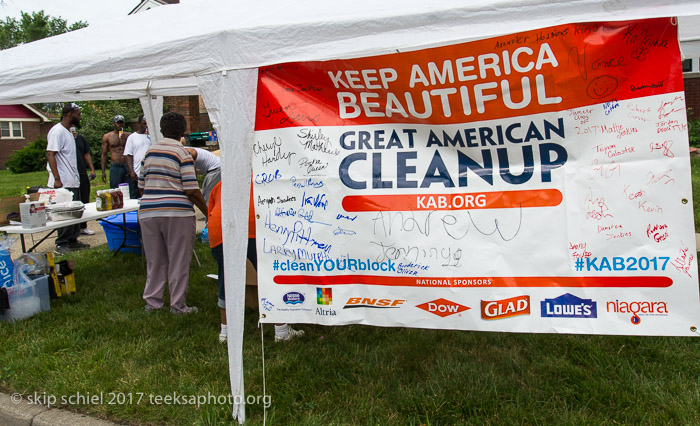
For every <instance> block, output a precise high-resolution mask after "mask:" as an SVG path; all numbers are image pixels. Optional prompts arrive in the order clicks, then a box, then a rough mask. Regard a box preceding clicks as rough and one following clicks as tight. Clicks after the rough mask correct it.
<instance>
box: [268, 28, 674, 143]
mask: <svg viewBox="0 0 700 426" xmlns="http://www.w3.org/2000/svg"><path fill="white" fill-rule="evenodd" d="M677 45H678V41H677V28H676V26H675V25H674V21H673V20H672V19H671V18H658V19H649V20H643V21H621V22H606V23H579V24H565V25H559V26H556V27H550V28H544V29H539V30H533V31H528V32H523V33H518V34H515V35H509V36H503V37H495V38H489V39H485V40H479V41H474V42H469V43H463V44H458V45H451V46H445V47H438V48H431V49H424V50H419V51H413V52H405V53H395V54H391V55H383V56H374V57H368V58H358V59H348V60H334V61H324V62H298V63H287V64H280V65H273V66H269V67H264V68H261V69H260V71H259V76H258V103H257V111H256V124H255V127H256V130H268V129H277V128H284V127H298V126H346V125H364V124H384V123H411V124H422V123H424V124H431V125H439V124H456V123H467V122H472V121H482V120H490V119H497V118H505V117H516V116H522V115H528V114H536V113H544V112H551V111H562V110H566V109H571V108H578V107H583V106H586V105H594V104H599V103H604V102H610V101H621V100H624V99H632V98H638V97H645V96H652V95H657V94H663V93H671V92H677V91H682V90H683V79H682V73H681V72H680V67H681V61H680V54H679V51H678V48H677Z"/></svg>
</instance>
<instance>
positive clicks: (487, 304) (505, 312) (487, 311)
mask: <svg viewBox="0 0 700 426" xmlns="http://www.w3.org/2000/svg"><path fill="white" fill-rule="evenodd" d="M529 314H530V296H518V297H512V298H510V299H503V300H494V301H486V300H482V301H481V318H483V319H485V320H495V319H501V318H510V317H514V316H516V315H529Z"/></svg>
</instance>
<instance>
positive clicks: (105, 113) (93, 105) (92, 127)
mask: <svg viewBox="0 0 700 426" xmlns="http://www.w3.org/2000/svg"><path fill="white" fill-rule="evenodd" d="M76 103H77V104H78V106H80V109H81V115H82V119H81V120H80V129H79V130H78V133H80V134H81V135H83V136H84V137H85V139H86V140H87V141H88V144H89V145H90V154H92V158H93V162H94V163H95V167H99V164H100V161H99V158H100V153H101V152H102V135H104V134H105V133H107V132H110V131H112V130H114V124H113V122H112V120H113V119H114V116H115V115H123V116H124V118H125V119H126V128H125V129H124V130H127V131H129V126H130V124H133V123H135V122H136V120H137V119H138V117H139V115H141V114H143V112H142V111H141V104H140V103H139V101H138V99H125V100H117V101H85V102H76ZM62 107H63V106H62V105H61V108H62ZM96 159H97V160H96ZM95 160H96V161H95Z"/></svg>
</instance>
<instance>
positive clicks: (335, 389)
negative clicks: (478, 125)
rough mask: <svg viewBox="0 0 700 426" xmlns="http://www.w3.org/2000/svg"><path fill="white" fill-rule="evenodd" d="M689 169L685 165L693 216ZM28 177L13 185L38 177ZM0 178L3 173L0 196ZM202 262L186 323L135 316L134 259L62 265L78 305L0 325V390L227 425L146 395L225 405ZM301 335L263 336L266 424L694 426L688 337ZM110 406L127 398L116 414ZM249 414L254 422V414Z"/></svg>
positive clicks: (249, 387) (66, 302) (252, 357)
mask: <svg viewBox="0 0 700 426" xmlns="http://www.w3.org/2000/svg"><path fill="white" fill-rule="evenodd" d="M699 161H700V159H698V158H694V159H692V160H691V164H692V167H693V175H692V178H693V187H694V191H693V196H694V197H693V198H694V202H695V203H698V202H700V194H697V193H695V191H696V190H698V189H700V182H698V181H699V180H700V164H698V162H699ZM31 175H32V176H31V177H30V176H27V175H23V176H24V178H25V179H19V180H17V181H16V182H17V183H21V184H22V185H25V183H26V185H29V183H28V182H29V181H30V180H32V179H38V178H41V179H42V181H43V179H45V174H39V175H36V176H34V174H31ZM42 175H43V176H42ZM9 176H11V175H9ZM5 177H6V175H5V172H4V171H2V172H0V182H2V183H0V190H2V191H7V188H6V186H8V185H10V183H9V182H8V180H6V179H5ZM39 183H41V182H39ZM26 185H25V186H26ZM3 193H4V192H3ZM697 211H698V209H697V208H696V212H697ZM697 222H698V219H697V215H696V223H697ZM196 251H197V253H198V256H199V259H200V260H201V262H202V268H201V269H200V268H198V267H197V266H196V265H195V266H193V267H192V269H191V276H190V277H191V279H190V290H189V297H188V303H189V304H191V305H195V306H198V307H199V308H200V313H198V314H196V315H192V316H187V317H177V316H173V315H170V314H169V313H167V312H158V313H153V314H148V313H146V312H145V311H144V310H143V305H144V303H143V301H142V300H141V293H142V291H143V285H144V281H145V268H144V267H143V266H142V263H141V258H140V257H139V256H137V255H133V254H120V255H118V256H116V257H113V256H112V254H111V253H110V252H108V251H107V248H106V246H101V247H96V248H93V249H90V250H86V251H83V252H78V253H75V254H71V256H70V258H72V259H74V260H76V261H77V263H78V268H77V270H76V282H77V286H78V293H77V294H76V295H74V296H70V297H67V298H64V299H61V300H56V301H52V304H51V310H50V311H49V312H43V313H40V314H37V315H35V316H34V317H32V318H30V319H27V320H24V321H20V322H17V323H12V324H6V323H0V360H2V361H1V362H0V388H2V389H3V390H4V391H5V392H7V393H12V392H20V393H22V394H23V395H25V396H28V395H32V394H33V393H34V392H37V393H38V395H39V396H40V397H41V396H43V397H44V398H45V397H47V396H55V397H57V398H59V399H60V397H61V396H71V395H76V394H78V393H80V394H82V395H87V394H88V393H89V394H90V395H99V394H100V393H103V395H104V400H103V403H102V404H96V405H94V404H93V405H91V404H68V405H67V406H66V408H68V409H70V410H73V411H78V412H82V413H87V414H90V415H93V416H96V417H100V418H106V419H111V420H115V421H118V422H121V423H125V422H127V423H132V424H178V425H189V424H197V425H214V424H227V423H230V422H231V420H230V419H231V417H230V405H229V404H227V403H226V404H221V405H220V404H212V405H209V404H205V405H201V406H197V405H194V404H184V405H167V404H156V403H151V402H149V401H150V398H149V394H150V395H154V396H165V395H173V393H177V394H179V395H207V394H208V393H211V394H212V395H227V394H228V393H229V381H228V358H227V351H226V347H225V345H221V344H219V343H218V341H217V336H218V331H219V329H218V327H219V314H218V308H217V307H216V283H215V281H214V280H211V279H209V278H207V277H206V276H205V275H206V274H207V273H211V272H213V271H215V264H214V261H213V259H212V258H211V255H210V254H209V250H208V248H207V247H205V246H203V245H201V244H197V245H196ZM257 317H258V313H257V311H255V310H248V311H247V312H246V318H245V334H244V347H243V356H244V365H245V384H246V391H247V394H248V395H253V396H255V395H263V386H262V382H263V379H262V377H263V374H262V367H261V362H262V351H261V344H260V329H259V328H257ZM299 328H302V329H304V330H305V331H306V335H305V336H304V337H303V338H301V339H299V340H296V341H291V342H288V343H285V344H275V343H272V340H273V331H272V327H271V326H269V325H267V326H265V327H264V329H263V330H264V338H265V365H266V372H265V373H266V379H267V387H266V390H267V394H268V395H270V396H271V406H270V408H269V409H268V412H267V420H268V421H270V422H271V423H272V424H299V423H304V424H324V425H325V424H329V423H331V424H357V423H362V424H367V423H369V424H397V425H399V424H452V423H467V424H484V423H487V424H510V423H517V424H522V423H532V424H536V423H539V424H551V423H563V424H600V423H603V424H617V423H624V424H639V423H641V424H700V382H699V381H698V377H700V361H698V360H700V341H699V340H698V339H689V338H666V337H628V336H582V335H576V336H570V335H546V334H545V335H537V334H506V333H484V332H462V331H449V330H421V329H407V328H381V327H367V326H357V325H350V326H342V327H324V326H318V325H303V326H299ZM110 393H116V394H119V393H123V394H127V395H128V394H129V393H131V397H132V398H133V399H134V400H133V401H132V403H130V404H129V403H124V404H110V403H109V402H110V398H111V397H112V395H110ZM140 393H144V394H145V396H144V397H143V398H144V399H143V400H142V401H141V402H140V403H136V402H137V401H136V399H138V398H139V397H140ZM113 395H114V394H113ZM57 402H60V401H57ZM247 414H248V418H249V422H250V423H251V424H260V423H262V421H263V407H262V405H261V404H251V405H248V406H247Z"/></svg>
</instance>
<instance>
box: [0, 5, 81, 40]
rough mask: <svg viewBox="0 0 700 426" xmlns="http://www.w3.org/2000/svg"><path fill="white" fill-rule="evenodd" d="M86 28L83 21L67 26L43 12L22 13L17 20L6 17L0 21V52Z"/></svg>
mask: <svg viewBox="0 0 700 426" xmlns="http://www.w3.org/2000/svg"><path fill="white" fill-rule="evenodd" d="M87 26H88V23H87V22H84V21H78V22H74V23H72V24H70V25H68V22H67V21H66V20H65V19H63V18H61V17H58V18H54V17H51V16H49V15H46V14H45V13H44V11H43V10H40V11H39V12H32V13H31V14H29V13H25V12H22V16H21V17H20V18H19V19H16V18H10V17H9V16H8V17H6V18H5V20H4V21H0V50H3V49H9V48H11V47H15V46H17V45H20V44H23V43H31V42H33V41H36V40H40V39H42V38H46V37H51V36H55V35H58V34H63V33H67V32H69V31H73V30H77V29H79V28H85V27H87Z"/></svg>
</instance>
